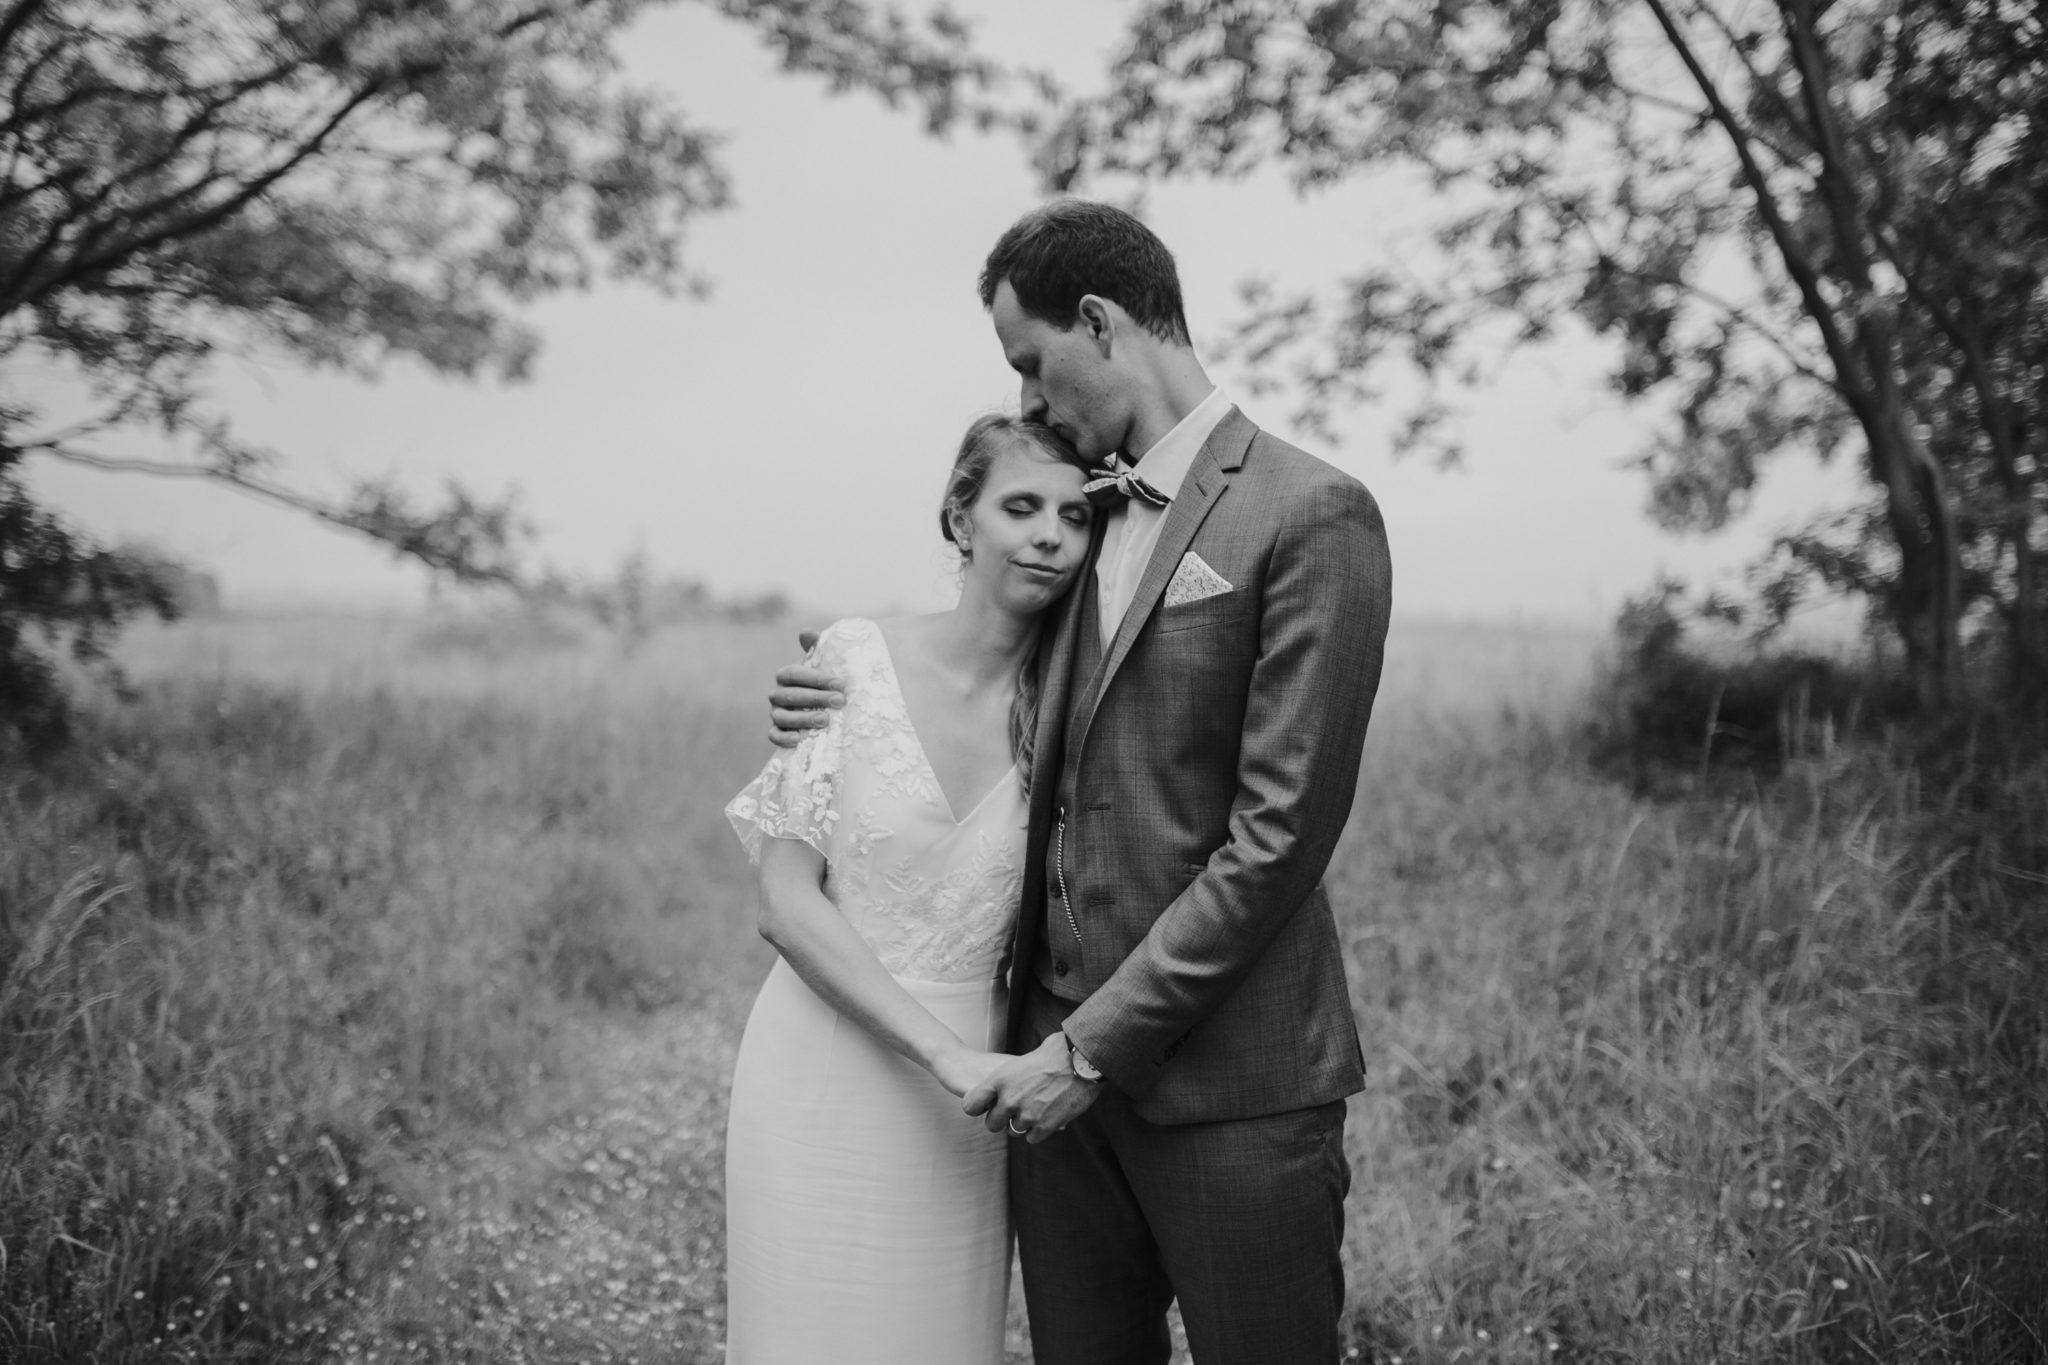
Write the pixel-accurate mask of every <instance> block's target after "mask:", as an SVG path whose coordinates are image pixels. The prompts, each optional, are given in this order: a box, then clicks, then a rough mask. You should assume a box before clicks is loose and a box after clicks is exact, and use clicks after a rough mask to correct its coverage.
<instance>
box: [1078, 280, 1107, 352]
mask: <svg viewBox="0 0 2048 1365" xmlns="http://www.w3.org/2000/svg"><path fill="white" fill-rule="evenodd" d="M1074 312H1075V319H1074V325H1075V326H1077V327H1079V328H1081V330H1082V332H1083V333H1084V334H1085V335H1086V336H1087V338H1088V339H1089V340H1090V341H1092V342H1094V343H1095V344H1096V345H1097V346H1098V347H1100V348H1101V350H1102V353H1103V354H1104V355H1108V354H1109V349H1110V345H1111V343H1112V342H1113V341H1114V340H1115V336H1116V313H1115V310H1114V309H1113V307H1112V305H1111V304H1110V301H1109V300H1108V299H1105V298H1103V297H1102V296H1101V295H1100V294H1083V295H1082V296H1081V301H1080V302H1079V303H1077V304H1075V305H1074Z"/></svg>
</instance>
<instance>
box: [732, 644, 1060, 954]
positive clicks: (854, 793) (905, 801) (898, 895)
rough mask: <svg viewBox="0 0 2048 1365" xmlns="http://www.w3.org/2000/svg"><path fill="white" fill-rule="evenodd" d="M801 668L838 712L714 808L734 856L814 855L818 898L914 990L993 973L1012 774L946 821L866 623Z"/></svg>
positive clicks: (1013, 873) (1012, 883)
mask: <svg viewBox="0 0 2048 1365" xmlns="http://www.w3.org/2000/svg"><path fill="white" fill-rule="evenodd" d="M809 662H810V663H812V664H813V665H815V666H817V667H820V668H822V669H824V670H825V671H827V672H829V673H833V674H836V675H838V676H839V677H840V678H842V679H844V680H845V682H846V689H845V691H846V705H845V706H843V707H841V708H839V709H837V710H835V711H833V712H832V715H831V719H830V721H829V722H828V723H827V724H826V726H825V727H824V728H823V729H822V730H816V731H813V732H812V733H811V735H810V737H809V738H807V739H806V740H805V741H804V742H803V743H802V744H801V745H799V746H797V747H796V748H795V749H792V750H787V751H782V752H778V753H777V754H776V755H775V757H773V758H771V759H770V760H768V766H767V767H765V768H763V769H762V770H761V775H760V776H759V777H757V778H755V779H754V780H753V781H752V782H750V783H748V784H747V786H746V789H745V790H743V791H742V792H740V794H739V795H738V796H736V797H734V798H733V799H732V802H731V804H730V805H728V806H727V807H726V808H725V813H726V818H728V819H729V820H731V821H732V824H733V828H734V829H735V830H737V831H738V832H739V836H740V842H741V843H742V844H744V845H745V846H746V850H747V856H748V857H749V858H751V859H753V860H754V861H755V862H756V863H758V862H760V860H761V844H762V841H763V840H764V839H766V838H783V839H801V840H803V841H804V842H805V843H807V844H809V845H811V847H813V848H815V849H817V850H818V851H819V852H820V853H822V854H823V855H824V856H825V895H826V896H827V897H828V898H829V899H830V900H831V901H832V903H833V904H834V905H836V906H838V907H839V911H840V913H841V914H843V915H845V916H846V918H847V920H848V921H849V922H851V923H852V925H853V926H854V928H856V929H857V930H859V931H860V934H861V937H863V938H864V939H866V940H867V942H868V946H869V947H871V948H873V949H874V950H875V956H876V957H878V958H880V959H881V961H882V965H883V966H884V967H886V968H888V969H889V971H890V972H892V973H894V974H895V975H897V976H902V977H910V978H913V979H916V980H923V981H972V980H977V979H982V978H986V977H992V976H994V975H995V972H996V964H997V961H998V960H999V959H1000V958H1001V957H1002V954H1003V949H1004V947H1005V946H1006V945H1007V943H1008V942H1009V938H1010V931H1011V928H1012V926H1013V924H1014V923H1015V920H1016V915H1017V901H1018V897H1019V895H1020V894H1021V891H1022V884H1023V868H1024V830H1025V820H1026V813H1025V803H1024V792H1023V790H1022V784H1021V783H1019V782H1018V781H1017V774H1016V772H1015V770H1014V769H1013V770H1012V771H1011V772H1010V773H1008V774H1006V775H1005V776H1004V777H1003V778H1002V779H1001V780H1000V781H998V782H997V783H996V785H995V788H994V789H993V790H992V791H990V792H989V793H988V795H987V796H985V797H984V798H983V799H982V801H981V804H980V805H978V806H976V807H975V808H974V809H973V810H971V811H969V812H967V814H966V815H964V816H962V817H960V818H958V819H957V820H956V819H955V817H954V815H953V810H952V807H951V806H949V805H948V804H947V801H946V795H945V793H944V792H943V791H942V790H941V789H940V787H939V780H938V778H937V776H936V775H935V774H934V773H933V772H932V765H931V761H930V760H929V759H928V758H927V757H926V756H925V752H924V746H923V745H921V744H920V743H919V742H918V738H917V731H916V730H915V728H913V726H912V725H911V720H910V713H909V711H908V709H906V707H905V706H904V702H903V691H902V687H901V685H900V684H899V683H898V681H897V678H896V666H895V663H894V661H893V660H892V659H891V658H890V656H889V646H888V643H887V641H885V640H884V639H883V638H882V630H881V627H880V626H877V625H876V624H875V623H874V622H872V621H864V620H858V619H854V620H846V621H839V622H835V623H834V624H833V625H832V626H830V627H828V628H827V629H826V630H825V632H824V633H823V634H822V635H820V636H819V637H818V644H817V647H816V648H815V649H813V650H812V651H811V656H810V659H809Z"/></svg>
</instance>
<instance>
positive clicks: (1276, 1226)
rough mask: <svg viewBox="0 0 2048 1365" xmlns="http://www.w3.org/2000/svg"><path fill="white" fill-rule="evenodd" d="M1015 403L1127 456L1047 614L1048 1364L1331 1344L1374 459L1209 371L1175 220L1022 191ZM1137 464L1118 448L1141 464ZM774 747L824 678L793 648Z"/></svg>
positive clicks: (1031, 991) (1376, 574) (1022, 957)
mask: <svg viewBox="0 0 2048 1365" xmlns="http://www.w3.org/2000/svg"><path fill="white" fill-rule="evenodd" d="M981 300H982V303H983V305H984V306H985V307H987V309H988V310H989V314H990V318H991V320H992V321H993V322H994V324H995V331H996V335H997V337H998V339H999V340H1000V341H1001V343H1002V347H1003V354H1004V357H1005V359H1007V360H1008V362H1009V364H1010V366H1011V368H1013V369H1014V370H1016V372H1017V374H1018V376H1019V379H1020V382H1021V389H1022V394H1021V396H1022V403H1023V416H1024V417H1025V418H1027V419H1029V420H1033V421H1039V422H1044V423H1046V424H1048V425H1050V426H1052V427H1053V428H1054V429H1055V430H1057V431H1058V432H1059V433H1060V434H1061V435H1063V436H1064V437H1066V439H1067V440H1068V441H1070V442H1071V443H1072V444H1073V445H1074V446H1075V447H1076V448H1077V449H1078V450H1080V452H1081V453H1082V454H1083V455H1084V456H1087V457H1089V459H1090V460H1091V461H1092V462H1094V463H1098V464H1102V465H1105V466H1108V467H1109V469H1111V470H1113V471H1114V472H1115V473H1114V478H1113V480H1112V479H1111V478H1109V477H1105V478H1104V479H1103V480H1101V483H1102V487H1100V488H1098V489H1096V490H1095V496H1096V497H1097V498H1099V499H1101V500H1102V501H1103V502H1104V503H1105V504H1106V505H1107V508H1108V510H1107V515H1106V516H1105V517H1103V518H1102V519H1101V529H1100V533H1099V534H1098V536H1097V537H1096V541H1095V544H1094V546H1093V549H1092V552H1091V559H1090V572H1089V573H1088V574H1087V576H1086V577H1085V579H1084V580H1083V581H1082V582H1081V583H1079V584H1077V585H1076V587H1075V589H1074V591H1073V592H1072V593H1070V594H1069V595H1068V597H1067V599H1066V601H1065V603H1064V604H1063V605H1062V606H1061V607H1060V608H1059V609H1058V610H1059V612H1060V615H1059V617H1058V619H1057V620H1056V621H1053V622H1049V623H1048V631H1049V633H1048V635H1047V637H1046V640H1047V642H1046V645H1045V647H1044V648H1043V650H1042V656H1041V660H1040V666H1041V668H1042V669H1043V673H1042V693H1041V701H1040V708H1039V724H1038V733H1037V748H1036V752H1035V756H1034V761H1033V767H1032V776H1031V792H1030V821H1031V824H1030V835H1029V857H1028V859H1027V862H1026V865H1025V874H1024V896H1023V910H1022V913H1021V914H1020V915H1019V917H1018V924H1017V932H1016V940H1015V943H1014V945H1013V950H1012V953H1011V956H1010V975H1011V984H1012V988H1011V992H1010V1018H1009V1034H1010V1036H1009V1044H1010V1047H1011V1049H1012V1050H1013V1051H1014V1052H1016V1053H1018V1054H1019V1055H1018V1056H1016V1057H1015V1058H1014V1059H1013V1060H1011V1061H1010V1062H1008V1063H1007V1064H1005V1065H1004V1066H1002V1067H1000V1068H999V1069H998V1070H997V1071H996V1072H994V1073H993V1074H992V1075H990V1076H989V1078H988V1079H987V1080H986V1081H984V1082H983V1083H982V1085H981V1086H980V1087H978V1088H977V1089H976V1090H974V1091H972V1092H970V1093H969V1095H968V1096H967V1100H966V1105H967V1110H968V1112H969V1113H973V1114H983V1115H985V1116H986V1121H987V1122H988V1124H989V1126H990V1128H991V1129H995V1128H1002V1127H1007V1128H1008V1129H1009V1131H1010V1132H1011V1133H1012V1134H1014V1135H1016V1136H1017V1138H1018V1139H1019V1140H1017V1141H1014V1142H1012V1144H1011V1148H1012V1150H1011V1162H1010V1193H1011V1209H1012V1216H1013V1218H1014V1220H1015V1224H1016V1228H1017V1235H1018V1242H1019V1247H1020V1251H1021V1256H1022V1261H1023V1270H1024V1288H1025V1297H1026V1301H1027V1304H1028V1306H1029V1309H1030V1317H1031V1341H1032V1350H1033V1354H1034V1357H1035V1358H1036V1359H1037V1360H1038V1362H1039V1365H1133V1363H1134V1362H1155V1361H1156V1362H1164V1361H1165V1360H1166V1359H1167V1355H1168V1343H1167V1334H1166V1325H1165V1314H1166V1309H1167V1306H1168V1305H1169V1304H1170V1303H1171V1302H1172V1301H1173V1300H1174V1299H1175V1298H1176V1297H1177V1298H1178V1299H1179V1301H1180V1306H1181V1315H1182V1318H1183V1320H1184V1322H1185V1323H1186V1326H1187V1331H1188V1340H1189V1344H1190V1346H1191V1347H1192V1349H1193V1352H1194V1357H1195V1359H1196V1361H1197V1362H1199V1363H1200V1365H1251V1363H1252V1362H1274V1363H1275V1365H1279V1363H1280V1362H1286V1363H1287V1365H1296V1363H1297V1362H1308V1361H1317V1362H1331V1361H1334V1360H1336V1358H1337V1354H1338V1350H1339V1343H1338V1313H1339V1310H1340V1308H1341V1307H1342V1302H1343V1293H1344V1285H1343V1270H1342V1264H1341V1262H1340V1260H1339V1245H1340V1243H1341V1241H1342V1237H1343V1229H1344V1217H1343V1201H1344V1195H1345V1192H1346V1191H1347V1189H1348V1188H1349V1186H1350V1169H1349V1166H1348V1165H1347V1163H1346V1160H1345V1156H1344V1142H1343V1127H1344V1097H1345V1096H1347V1095H1350V1094H1352V1093H1354V1092H1356V1091H1357V1090H1359V1089H1360V1088H1361V1087H1362V1086H1363V1084H1364V1075H1365V1073H1364V1065H1363V1061H1362V1058H1361V1054H1360V1049H1359V1042H1358V1033H1357V1027H1356V1025H1355V1023H1354V1021H1353V1018H1352V1014H1351V1005H1350V992H1349V989H1348V987H1347V985H1346V982H1345V976H1344V965H1343V954H1342V950H1341V948H1340V946H1339V942H1338V937H1337V927H1336V922H1335V920H1334V918H1333V917H1332V915H1331V912H1330V903H1329V899H1328V897H1327V896H1326V895H1325V894H1324V891H1323V888H1322V885H1321V879H1322V875H1323V871H1324V869H1325V867H1327V866H1328V864H1329V860H1330V853H1331V850H1332V848H1333V847H1334V846H1335V844H1336V842H1337V836H1338V834H1339V833H1340V832H1341V831H1342V830H1343V828H1344V824H1345V821H1346V818H1347V817H1348V815H1349V814H1350V810H1351V799H1352V794H1353V791H1354V789H1355V788H1356V785H1357V780H1358V761H1359V749H1360V746H1361V744H1362V743H1363V741H1364V739H1365V729H1366V722H1367V719H1368V718H1369V717H1370V715H1371V712H1372V699H1373V693H1374V690H1375V689H1376V688H1377V686H1378V684H1379V676H1380V662H1381V656H1382V647H1383V643H1384V640H1385V637H1386V630H1387V610H1388V601H1389V582H1390V569H1389V565H1388V558H1387V541H1386V532H1385V528H1384V526H1383V525H1382V523H1381V520H1380V513H1379V508H1378V507H1377V505H1376V504H1375V503H1374V502H1373V499H1372V495H1371V494H1370V493H1368V492H1366V490H1365V489H1364V487H1362V486H1361V485H1360V484H1359V483H1358V482H1356V481H1355V480H1353V479H1351V478H1349V477H1348V476H1346V475H1344V474H1342V473H1340V472H1338V471H1337V470H1335V469H1333V468H1331V467H1330V466H1329V465H1326V464H1324V463H1323V462H1321V461H1320V460H1317V459H1315V458H1313V457H1312V456H1309V455H1306V454H1304V453H1303V452H1301V451H1299V450H1297V449H1295V448H1294V447H1293V446H1290V445H1288V444H1287V443H1286V442H1284V441H1281V440H1279V439H1278V438H1276V437H1274V436H1273V435H1271V434H1270V433H1268V432H1265V431H1262V430H1260V429H1259V428H1258V427H1257V426H1255V425H1253V424H1252V422H1251V421H1250V420H1249V419H1247V418H1246V417H1245V415H1244V414H1243V413H1242V412H1240V411H1239V410H1238V409H1237V408H1236V407H1234V406H1233V405H1232V404H1231V403H1230V401H1229V400H1228V399H1227V398H1225V397H1224V396H1223V394H1222V393H1221V392H1220V391H1219V390H1217V389H1216V388H1215V386H1214V385H1213V384H1211V383H1210V381H1209V379H1208V377H1207V376H1206V375H1205V374H1204V373H1203V370H1202V367H1201V364H1200V362H1199V361H1198V360H1197V359H1196V357H1195V353H1194V349H1193V347H1192V345H1191V344H1190V340H1189V335H1188V327H1187V321H1186V318H1185V316H1184V315H1183V312H1182V306H1181V292H1180V281H1179V276H1178V274H1177V272H1176V270H1175V268H1174V263H1173V257H1172V256H1171V254H1169V253H1168V251H1167V249H1166V247H1165V245H1164V244H1163V243H1162V242H1160V240H1159V239H1158V238H1157V237H1156V236H1155V235H1153V233H1152V232H1151V231H1150V230H1149V229H1148V228H1146V227H1145V226H1144V225H1143V224H1141V223H1139V222H1138V221H1137V220H1136V219H1135V218H1133V217H1131V216H1130V215H1129V214H1126V213H1123V212H1122V211H1120V210H1117V209H1114V208H1110V207H1108V206H1106V205H1102V204H1093V203H1087V202H1084V201H1078V200H1065V201H1060V202H1057V203H1054V204H1051V205H1048V206H1046V207H1044V208H1041V209H1038V210H1036V211H1034V212H1032V213H1029V214H1027V215H1025V217H1024V218H1022V219H1021V220H1019V221H1018V222H1017V223H1016V224H1015V225H1014V226H1013V227H1011V228H1010V230H1009V231H1008V232H1006V233H1004V234H1003V237H1002V239H1001V240H1000V241H998V242H997V243H996V246H995V249H994V250H993V251H991V252H990V253H989V257H988V262H987V265H986V266H985V268H984V269H983V271H982V275H981ZM1127 460H1128V461H1130V462H1131V463H1126V461H1127ZM778 682H779V683H780V684H781V688H780V690H778V692H777V693H776V695H775V698H774V701H775V704H776V707H777V709H776V711H775V716H776V724H777V726H778V734H777V736H776V739H777V742H778V743H783V744H790V743H795V742H796V741H797V740H798V739H800V738H801V735H800V733H797V732H798V731H800V730H801V729H803V728H807V727H808V726H810V725H812V724H817V723H822V719H821V715H820V713H818V712H816V711H814V710H811V709H808V708H813V707H816V706H817V705H819V704H820V701H821V696H822V694H821V692H820V691H819V689H826V688H829V687H831V686H832V685H833V680H830V679H826V678H823V677H820V676H818V675H817V674H815V673H813V672H812V671H810V670H808V669H804V668H802V667H795V668H790V669H785V670H784V671H783V672H782V674H781V675H779V677H778Z"/></svg>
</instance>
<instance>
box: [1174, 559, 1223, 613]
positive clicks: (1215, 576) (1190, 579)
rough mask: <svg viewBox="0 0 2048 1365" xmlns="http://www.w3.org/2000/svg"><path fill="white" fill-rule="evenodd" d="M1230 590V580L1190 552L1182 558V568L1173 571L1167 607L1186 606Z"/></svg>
mask: <svg viewBox="0 0 2048 1365" xmlns="http://www.w3.org/2000/svg"><path fill="white" fill-rule="evenodd" d="M1230 590H1231V589H1230V580H1229V579H1227V578H1225V577H1224V576H1223V575H1222V574H1220V573H1217V572H1216V571H1215V570H1214V569H1212V568H1210V567H1209V566H1208V565H1207V564H1204V563H1203V562H1202V557H1201V556H1200V555H1198V554H1196V553H1195V552H1194V551H1193V550H1189V551H1188V552H1187V553H1186V554H1185V555H1183V556H1181V561H1180V567H1179V568H1178V569H1175V570H1174V571H1173V579H1172V581H1170V582H1169V583H1167V585H1166V605H1167V606H1169V607H1181V606H1186V605H1187V604H1188V603H1190V602H1199V601H1201V600H1202V599H1203V598H1205V597H1216V596H1220V595H1221V594H1223V593H1226V592H1229V591H1230Z"/></svg>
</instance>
